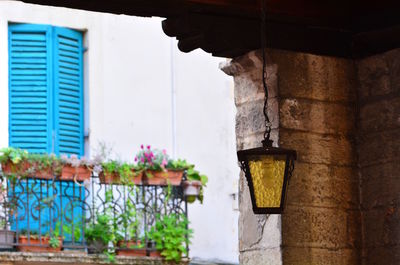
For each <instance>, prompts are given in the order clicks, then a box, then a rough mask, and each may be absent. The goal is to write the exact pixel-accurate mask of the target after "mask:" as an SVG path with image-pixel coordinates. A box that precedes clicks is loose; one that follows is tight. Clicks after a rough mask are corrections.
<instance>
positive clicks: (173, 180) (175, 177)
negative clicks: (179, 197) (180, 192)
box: [145, 170, 183, 186]
mask: <svg viewBox="0 0 400 265" xmlns="http://www.w3.org/2000/svg"><path fill="white" fill-rule="evenodd" d="M145 175H146V179H145V184H147V185H157V186H166V185H168V183H170V184H171V185H172V186H180V185H181V182H182V178H183V170H168V171H155V170H146V172H145Z"/></svg>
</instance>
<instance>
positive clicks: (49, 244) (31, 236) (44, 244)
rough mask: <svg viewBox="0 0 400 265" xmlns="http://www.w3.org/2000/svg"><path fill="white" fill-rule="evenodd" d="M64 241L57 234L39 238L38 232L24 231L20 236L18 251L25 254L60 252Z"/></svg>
mask: <svg viewBox="0 0 400 265" xmlns="http://www.w3.org/2000/svg"><path fill="white" fill-rule="evenodd" d="M61 248H62V239H61V237H60V236H59V235H58V234H57V233H53V235H52V236H50V235H49V234H48V233H47V234H44V235H41V236H39V235H38V233H37V232H35V231H30V232H29V233H28V232H27V231H25V230H22V231H21V233H20V234H19V236H18V245H17V250H19V251H23V252H60V251H61Z"/></svg>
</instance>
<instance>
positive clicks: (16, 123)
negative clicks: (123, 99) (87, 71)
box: [9, 24, 84, 155]
mask: <svg viewBox="0 0 400 265" xmlns="http://www.w3.org/2000/svg"><path fill="white" fill-rule="evenodd" d="M82 53H83V46H82V33H80V32H78V31H75V30H71V29H66V28H60V27H53V26H49V25H31V24H15V25H10V26H9V88H10V89H9V96H10V100H9V111H10V115H9V117H10V120H9V144H10V146H13V147H19V148H22V149H26V150H28V151H30V152H35V153H44V152H47V153H55V154H76V155H83V154H84V140H83V70H82V68H83V64H82V62H83V58H82V57H83V55H82Z"/></svg>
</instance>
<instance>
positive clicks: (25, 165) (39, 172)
mask: <svg viewBox="0 0 400 265" xmlns="http://www.w3.org/2000/svg"><path fill="white" fill-rule="evenodd" d="M1 168H2V170H3V173H4V174H5V175H19V176H24V177H29V178H37V179H53V178H54V175H53V170H52V168H51V167H44V168H42V169H39V165H38V163H33V164H32V163H30V162H28V161H21V162H20V163H18V164H14V163H13V162H11V161H7V162H6V163H3V164H1Z"/></svg>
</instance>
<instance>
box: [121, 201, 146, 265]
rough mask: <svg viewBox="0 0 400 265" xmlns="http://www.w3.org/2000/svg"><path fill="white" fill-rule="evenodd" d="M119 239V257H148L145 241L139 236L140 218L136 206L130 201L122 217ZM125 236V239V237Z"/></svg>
mask: <svg viewBox="0 0 400 265" xmlns="http://www.w3.org/2000/svg"><path fill="white" fill-rule="evenodd" d="M119 222H120V229H119V233H118V234H119V238H118V240H117V247H118V249H117V251H116V253H117V255H120V256H142V257H144V256H146V248H145V247H144V244H143V242H144V240H143V239H140V238H139V236H138V229H139V225H140V218H139V216H138V214H137V211H136V206H135V204H134V203H132V202H131V201H130V200H128V201H127V203H126V210H125V211H124V212H123V213H122V214H121V215H120V220H119ZM124 235H125V237H124Z"/></svg>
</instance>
